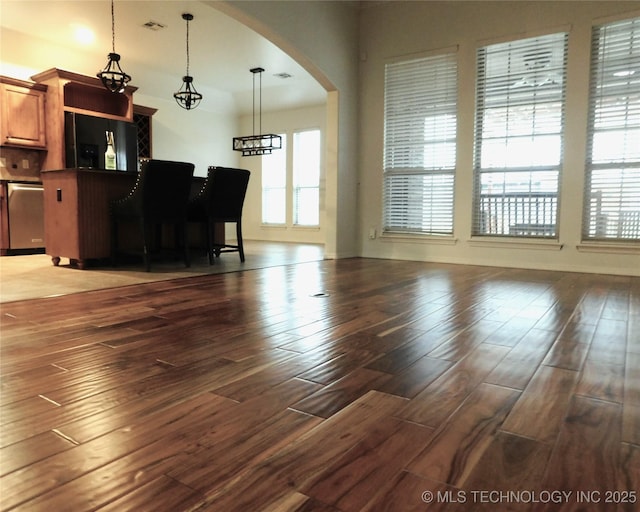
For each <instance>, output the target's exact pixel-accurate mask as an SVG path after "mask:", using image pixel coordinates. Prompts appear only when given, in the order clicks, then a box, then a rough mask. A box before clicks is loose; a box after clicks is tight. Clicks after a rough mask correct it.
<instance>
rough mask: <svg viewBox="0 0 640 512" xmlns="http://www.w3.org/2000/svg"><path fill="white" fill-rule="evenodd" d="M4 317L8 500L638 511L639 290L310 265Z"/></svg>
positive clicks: (622, 285) (325, 511)
mask: <svg viewBox="0 0 640 512" xmlns="http://www.w3.org/2000/svg"><path fill="white" fill-rule="evenodd" d="M0 311H1V314H2V316H1V322H2V323H1V336H2V339H1V346H0V370H1V384H2V387H1V392H2V394H1V401H0V509H1V510H3V511H29V512H33V511H47V512H52V511H56V512H57V511H73V512H81V511H101V512H105V511H117V512H122V511H137V512H139V511H143V512H144V511H153V512H158V511H160V512H164V511H167V512H176V511H178V512H179V511H202V512H204V511H206V512H211V511H215V512H218V511H219V512H234V511H238V512H248V511H267V512H269V511H271V512H274V511H278V512H280V511H284V512H357V511H369V512H371V511H375V512H378V511H387V512H411V511H424V510H442V511H456V512H457V511H475V510H498V511H502V510H516V511H520V510H522V511H539V510H562V511H565V510H587V511H591V510H593V511H609V510H611V511H636V510H639V509H640V505H639V500H640V496H638V493H639V492H640V278H637V277H623V276H603V275H590V274H578V273H566V272H546V271H527V270H516V269H498V268H486V267H472V266H456V265H443V264H429V263H419V262H403V261H385V260H371V259H345V260H336V261H312V262H304V263H298V264H289V265H282V266H277V267H269V268H262V269H253V270H247V271H244V272H233V273H226V274H216V275H208V276H201V277H190V278H188V279H176V280H169V281H161V282H154V283H147V284H137V285H133V286H126V287H121V288H112V289H108V290H98V291H90V292H84V293H77V294H72V295H66V296H61V297H52V298H44V299H34V300H25V301H17V302H8V303H4V304H2V305H0Z"/></svg>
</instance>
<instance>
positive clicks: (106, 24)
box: [0, 0, 326, 114]
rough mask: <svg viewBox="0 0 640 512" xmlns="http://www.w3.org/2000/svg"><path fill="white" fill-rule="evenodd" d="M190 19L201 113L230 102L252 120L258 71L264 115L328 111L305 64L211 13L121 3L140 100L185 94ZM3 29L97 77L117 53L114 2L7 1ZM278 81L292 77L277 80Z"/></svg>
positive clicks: (0, 18)
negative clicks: (70, 55) (40, 43)
mask: <svg viewBox="0 0 640 512" xmlns="http://www.w3.org/2000/svg"><path fill="white" fill-rule="evenodd" d="M185 12H189V13H191V14H193V16H194V19H193V21H191V22H189V55H190V65H189V72H190V73H189V74H190V75H192V76H193V77H194V84H195V86H196V88H197V90H198V91H199V92H200V93H202V94H203V95H204V99H203V101H202V103H201V106H202V107H204V108H206V102H207V99H208V98H213V99H214V100H217V101H220V100H223V101H224V98H229V97H231V98H232V101H233V102H234V103H235V111H236V112H239V113H245V114H246V113H251V110H252V97H253V89H252V88H253V74H252V73H251V72H250V71H249V70H250V69H251V68H254V67H262V68H264V69H265V72H264V73H262V75H261V78H262V110H263V111H269V110H281V109H287V108H295V107H299V106H307V105H319V104H324V103H325V101H326V92H325V91H324V89H323V88H322V87H321V86H320V84H318V82H317V81H316V80H315V79H313V78H312V77H311V76H310V75H309V73H307V72H306V71H305V70H304V69H303V68H302V67H301V66H300V65H299V64H297V63H296V62H295V61H294V60H293V59H291V58H290V57H289V56H288V55H286V54H285V53H284V52H283V51H281V50H280V49H279V48H277V47H276V46H275V45H273V44H272V43H270V42H269V41H267V40H266V39H265V38H263V37H262V36H260V35H258V34H256V33H255V32H253V31H252V30H251V29H249V28H247V27H246V26H244V25H242V24H240V23H239V22H237V21H235V20H233V19H231V18H230V17H229V16H227V15H225V14H222V13H221V12H219V11H218V10H216V9H215V8H214V7H211V6H210V5H207V4H205V3H203V2H199V1H193V0H180V1H174V0H162V1H158V0H136V1H131V0H116V2H115V50H116V52H117V53H119V54H120V55H121V57H122V59H121V65H122V68H123V70H124V71H125V72H126V73H128V74H130V75H131V76H132V81H131V85H134V86H137V87H138V88H139V91H140V92H144V94H146V95H150V96H158V97H169V98H170V97H171V95H172V93H173V92H175V91H177V90H178V88H179V87H180V85H181V82H182V76H183V75H184V74H185V72H186V22H185V21H184V20H183V19H182V13H185ZM148 21H154V22H157V23H160V24H162V25H165V26H166V28H163V29H160V30H158V31H153V30H150V29H148V28H145V27H144V26H143V25H144V24H145V23H146V22H148ZM0 27H1V29H10V30H13V31H16V32H20V33H24V34H26V35H28V36H31V37H37V38H40V39H44V40H46V41H49V42H53V43H55V44H56V45H60V46H63V47H65V48H69V49H70V51H78V50H81V51H82V52H83V54H84V52H86V54H87V58H88V59H91V63H90V66H91V68H95V70H96V72H97V71H99V70H100V69H101V68H102V67H104V65H105V64H106V61H107V53H109V52H110V51H111V2H110V0H65V1H58V0H35V1H34V0H0ZM78 27H86V28H88V29H90V30H91V31H93V33H94V34H95V39H94V41H93V42H91V43H89V44H81V43H79V42H78V41H77V40H76V39H75V35H74V33H75V29H76V28H78ZM51 67H58V66H56V65H55V64H53V65H52V66H51ZM72 71H75V70H72ZM277 73H288V74H290V75H292V77H291V78H287V79H282V78H278V77H276V76H274V75H276V74H277ZM258 76H259V75H256V86H257V84H258ZM256 96H257V95H256ZM256 108H258V105H256Z"/></svg>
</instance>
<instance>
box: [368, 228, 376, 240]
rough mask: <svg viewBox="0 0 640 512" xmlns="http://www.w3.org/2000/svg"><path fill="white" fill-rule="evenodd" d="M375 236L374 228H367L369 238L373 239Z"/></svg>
mask: <svg viewBox="0 0 640 512" xmlns="http://www.w3.org/2000/svg"><path fill="white" fill-rule="evenodd" d="M375 237H376V228H369V238H370V239H371V240H373V239H374V238H375Z"/></svg>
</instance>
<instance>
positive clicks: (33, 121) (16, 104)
mask: <svg viewBox="0 0 640 512" xmlns="http://www.w3.org/2000/svg"><path fill="white" fill-rule="evenodd" d="M46 91H47V86H46V85H43V84H33V83H30V82H23V81H21V80H16V79H13V78H9V77H0V96H1V100H0V101H1V105H2V109H1V120H0V121H1V122H0V141H1V142H0V143H1V144H2V145H3V146H20V147H28V148H34V149H46V147H47V138H46V128H45V126H46V124H45V99H46Z"/></svg>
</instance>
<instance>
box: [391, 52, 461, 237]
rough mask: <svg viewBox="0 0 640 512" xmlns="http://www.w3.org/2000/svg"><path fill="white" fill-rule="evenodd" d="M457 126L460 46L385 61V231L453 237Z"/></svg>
mask: <svg viewBox="0 0 640 512" xmlns="http://www.w3.org/2000/svg"><path fill="white" fill-rule="evenodd" d="M398 80H402V82H400V83H398V82H397V81H398ZM445 86H446V87H445ZM418 91H419V92H420V93H424V96H418ZM418 100H420V101H418ZM407 105H408V106H407ZM402 111H404V112H410V113H409V114H404V112H402ZM427 114H430V116H427ZM437 116H443V117H441V118H440V119H441V120H442V121H445V122H444V123H441V124H440V125H437V123H436V118H437ZM429 118H430V119H431V127H432V130H431V132H433V133H429V130H428V128H429V122H428V119H429ZM457 125H458V49H457V47H454V48H447V49H443V50H440V51H437V52H430V53H427V54H422V55H420V56H415V55H414V56H411V57H404V58H397V59H394V60H392V61H389V62H387V63H386V64H385V81H384V124H383V127H384V147H383V150H384V154H383V177H382V181H383V184H382V185H383V187H382V188H383V212H382V226H383V228H382V231H383V235H398V234H402V235H420V236H453V230H454V207H455V174H456V167H457V127H458V126H457ZM406 126H410V128H409V129H407V128H406ZM416 126H419V127H420V129H417V128H415V127H416ZM436 127H437V128H439V132H440V134H436V129H435V128H436ZM442 132H444V135H441V133H442ZM427 148H429V149H432V150H433V151H431V152H429V151H427ZM438 181H440V183H438ZM436 185H438V186H436ZM427 198H429V199H431V201H427Z"/></svg>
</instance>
